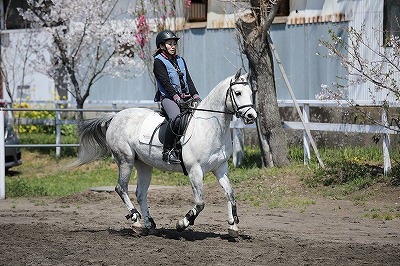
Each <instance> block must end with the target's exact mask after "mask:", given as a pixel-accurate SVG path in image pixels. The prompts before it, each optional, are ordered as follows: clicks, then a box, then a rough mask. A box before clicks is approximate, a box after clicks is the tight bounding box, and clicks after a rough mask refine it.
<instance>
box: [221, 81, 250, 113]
mask: <svg viewBox="0 0 400 266" xmlns="http://www.w3.org/2000/svg"><path fill="white" fill-rule="evenodd" d="M237 84H245V85H249V82H248V81H232V80H231V82H230V84H229V88H228V90H227V91H226V96H225V107H226V108H228V106H227V104H226V103H227V100H228V95H229V97H230V98H231V103H232V109H233V111H232V112H230V113H231V114H234V115H235V116H236V117H237V118H242V119H245V117H246V114H247V112H248V111H250V108H249V109H247V111H246V112H244V113H243V114H241V113H240V112H239V110H241V109H243V108H246V107H251V108H253V104H245V105H242V106H238V104H237V102H236V100H235V97H234V95H233V94H234V93H235V92H234V91H233V89H232V86H234V85H237Z"/></svg>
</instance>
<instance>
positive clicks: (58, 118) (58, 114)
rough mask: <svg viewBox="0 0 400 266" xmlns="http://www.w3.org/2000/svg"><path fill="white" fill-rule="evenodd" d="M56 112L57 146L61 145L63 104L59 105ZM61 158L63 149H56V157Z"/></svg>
mask: <svg viewBox="0 0 400 266" xmlns="http://www.w3.org/2000/svg"><path fill="white" fill-rule="evenodd" d="M56 106H57V108H56V109H57V111H56V144H57V145H58V144H61V112H60V111H59V109H60V107H61V104H59V103H57V105H56ZM60 156H61V147H60V146H57V147H56V157H58V158H59V157H60Z"/></svg>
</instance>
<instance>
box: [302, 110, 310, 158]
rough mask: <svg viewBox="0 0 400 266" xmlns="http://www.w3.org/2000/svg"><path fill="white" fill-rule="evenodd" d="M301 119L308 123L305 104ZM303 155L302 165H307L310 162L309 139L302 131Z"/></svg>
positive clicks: (308, 115)
mask: <svg viewBox="0 0 400 266" xmlns="http://www.w3.org/2000/svg"><path fill="white" fill-rule="evenodd" d="M303 117H304V121H305V122H306V123H308V122H310V119H309V117H310V105H309V104H307V103H305V104H304V105H303ZM303 153H304V156H303V157H304V158H303V161H304V165H307V164H309V163H310V161H311V153H310V139H309V137H308V136H307V132H306V131H305V130H304V131H303Z"/></svg>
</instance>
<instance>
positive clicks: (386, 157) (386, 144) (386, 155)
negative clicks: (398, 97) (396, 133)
mask: <svg viewBox="0 0 400 266" xmlns="http://www.w3.org/2000/svg"><path fill="white" fill-rule="evenodd" d="M382 124H383V125H385V126H389V122H388V119H387V110H386V108H385V106H383V107H382ZM382 151H383V174H384V175H385V176H387V175H388V174H390V171H391V170H392V163H391V161H390V136H389V134H387V133H384V134H383V138H382Z"/></svg>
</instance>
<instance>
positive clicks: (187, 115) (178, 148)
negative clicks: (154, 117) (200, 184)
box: [150, 105, 193, 175]
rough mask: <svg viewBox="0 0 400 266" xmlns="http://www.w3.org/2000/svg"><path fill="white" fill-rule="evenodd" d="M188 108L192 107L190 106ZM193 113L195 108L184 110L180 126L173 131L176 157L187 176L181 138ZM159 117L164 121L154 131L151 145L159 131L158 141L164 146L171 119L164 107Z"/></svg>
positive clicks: (180, 116) (180, 117) (180, 118)
mask: <svg viewBox="0 0 400 266" xmlns="http://www.w3.org/2000/svg"><path fill="white" fill-rule="evenodd" d="M187 107H190V106H189V105H188V106H187ZM192 113H193V108H187V109H186V108H184V109H183V111H182V112H181V113H180V114H179V115H178V117H177V118H179V125H178V126H176V128H174V129H173V130H172V131H173V133H174V134H175V136H176V137H175V139H174V142H173V143H172V146H173V148H174V151H175V153H176V154H175V155H176V156H177V157H178V158H179V159H180V160H181V166H182V169H183V173H184V174H185V175H188V173H187V171H186V167H185V165H184V162H183V157H182V143H181V137H182V136H183V134H184V133H185V131H186V129H187V127H188V124H189V121H190V118H191V117H192ZM159 115H160V116H162V117H164V120H163V121H162V122H161V123H160V124H159V125H158V126H157V127H156V128H155V129H154V131H153V134H152V136H151V138H150V143H152V140H153V139H154V136H155V134H156V132H157V130H158V140H159V141H160V142H161V144H164V137H165V132H166V127H167V126H168V121H169V117H168V115H167V112H166V111H165V109H164V108H163V107H161V110H160V112H159Z"/></svg>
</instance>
